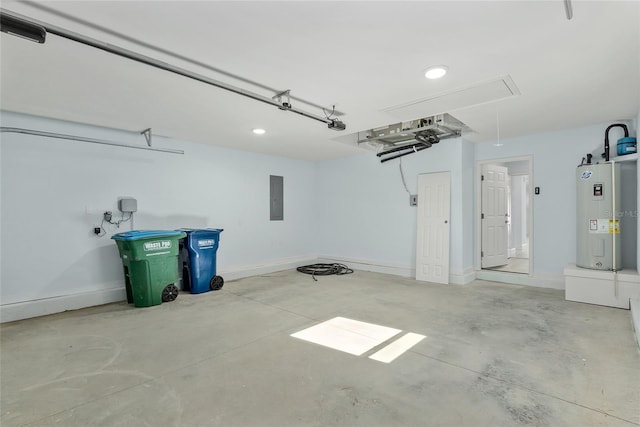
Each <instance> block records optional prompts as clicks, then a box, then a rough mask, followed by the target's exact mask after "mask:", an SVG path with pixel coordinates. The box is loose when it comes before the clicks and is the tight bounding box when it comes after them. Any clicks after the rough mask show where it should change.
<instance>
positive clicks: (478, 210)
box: [474, 155, 534, 277]
mask: <svg viewBox="0 0 640 427" xmlns="http://www.w3.org/2000/svg"><path fill="white" fill-rule="evenodd" d="M522 160H526V161H528V162H529V188H530V191H529V208H528V209H527V218H528V222H529V223H528V225H527V232H528V233H529V273H528V276H529V277H532V276H533V264H534V259H533V254H534V251H533V245H534V239H533V193H534V192H533V188H532V187H533V156H531V155H530V156H519V157H503V158H498V159H488V160H477V161H476V189H475V197H474V202H475V208H474V215H475V218H476V219H475V226H476V233H475V234H476V235H475V238H476V244H475V257H474V258H475V262H474V269H475V270H476V271H482V259H481V257H480V254H481V252H482V222H481V219H480V218H481V214H482V166H483V165H486V164H495V163H508V162H517V161H522ZM501 273H504V274H517V275H521V274H520V273H508V272H501Z"/></svg>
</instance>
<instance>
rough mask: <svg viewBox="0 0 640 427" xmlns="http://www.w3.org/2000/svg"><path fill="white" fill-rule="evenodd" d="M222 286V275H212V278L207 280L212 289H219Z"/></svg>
mask: <svg viewBox="0 0 640 427" xmlns="http://www.w3.org/2000/svg"><path fill="white" fill-rule="evenodd" d="M223 286H224V279H223V278H222V276H213V279H211V282H209V287H210V288H211V290H212V291H217V290H218V289H221V288H222V287H223Z"/></svg>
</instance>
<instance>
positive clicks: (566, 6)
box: [564, 0, 573, 21]
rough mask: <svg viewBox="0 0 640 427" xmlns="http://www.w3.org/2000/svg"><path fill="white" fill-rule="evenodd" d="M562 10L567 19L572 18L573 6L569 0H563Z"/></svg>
mask: <svg viewBox="0 0 640 427" xmlns="http://www.w3.org/2000/svg"><path fill="white" fill-rule="evenodd" d="M564 12H565V14H566V15H567V20H569V21H571V18H573V7H572V6H571V0H564Z"/></svg>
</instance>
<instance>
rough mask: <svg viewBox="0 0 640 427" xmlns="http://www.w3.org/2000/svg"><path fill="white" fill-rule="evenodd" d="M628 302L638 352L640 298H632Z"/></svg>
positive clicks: (639, 340) (639, 346) (639, 339)
mask: <svg viewBox="0 0 640 427" xmlns="http://www.w3.org/2000/svg"><path fill="white" fill-rule="evenodd" d="M629 302H630V305H631V324H632V325H633V330H634V332H635V335H636V343H637V344H638V350H640V298H632V299H631V300H629Z"/></svg>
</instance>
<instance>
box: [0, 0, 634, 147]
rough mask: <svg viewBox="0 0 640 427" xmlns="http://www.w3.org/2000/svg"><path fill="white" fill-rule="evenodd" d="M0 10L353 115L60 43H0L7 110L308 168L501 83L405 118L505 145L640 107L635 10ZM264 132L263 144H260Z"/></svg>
mask: <svg viewBox="0 0 640 427" xmlns="http://www.w3.org/2000/svg"><path fill="white" fill-rule="evenodd" d="M2 8H3V9H5V10H7V11H12V12H16V13H20V14H23V15H26V16H29V17H31V18H34V19H38V20H42V21H44V22H47V23H49V24H53V25H57V26H60V27H63V28H65V29H68V30H72V31H76V32H78V33H81V34H83V35H86V36H90V37H94V38H97V39H99V40H101V41H104V42H109V43H112V44H114V45H117V46H121V47H125V48H128V49H131V50H134V51H136V52H139V53H142V54H145V55H148V56H151V57H153V58H157V59H160V60H163V61H166V62H168V63H171V64H174V65H177V66H181V67H184V68H187V69H189V70H192V71H194V72H197V73H200V74H204V75H207V76H209V77H211V78H214V79H216V80H220V81H223V82H226V83H229V84H232V85H235V86H238V87H241V88H243V89H246V90H250V91H253V92H256V93H260V94H262V95H265V96H267V97H271V96H273V95H274V92H272V91H270V90H266V89H265V88H264V87H268V88H273V89H274V90H286V89H290V90H291V94H292V96H294V97H296V98H300V99H303V100H306V101H309V102H312V103H314V104H317V105H324V106H328V107H329V106H331V105H334V104H335V105H336V108H337V109H338V110H340V111H341V112H344V113H345V115H344V116H342V117H341V119H342V120H343V121H344V122H345V123H346V125H347V130H346V131H343V132H336V131H333V130H329V129H327V126H326V125H325V124H323V123H321V122H316V121H314V120H310V119H308V118H305V117H302V116H299V115H296V114H293V113H291V112H283V111H280V110H278V109H277V108H275V107H273V106H269V105H267V104H263V103H260V102H257V101H254V100H251V99H248V98H244V97H242V96H239V95H237V94H234V93H231V92H227V91H224V90H222V89H218V88H214V87H211V86H208V85H205V84H203V83H198V82H195V81H192V80H190V79H187V78H185V77H180V76H176V75H173V74H171V73H169V72H166V71H162V70H158V69H154V68H151V67H149V66H146V65H143V64H139V63H136V62H133V61H130V60H127V59H124V58H120V57H117V56H114V55H111V54H108V53H105V52H102V51H99V50H96V49H93V48H90V47H87V46H84V45H81V44H78V43H74V42H72V41H69V40H66V39H62V38H59V37H56V36H54V35H51V34H50V35H48V37H47V41H46V43H45V44H44V45H39V44H36V43H31V42H28V41H25V40H22V39H19V38H16V37H12V36H10V35H7V34H4V33H3V34H2V35H1V37H0V48H1V50H2V52H1V58H0V59H1V89H2V93H1V98H0V107H1V108H2V109H3V110H9V111H18V112H24V113H29V114H35V115H39V116H45V117H53V118H59V119H64V120H71V121H77V122H83V123H90V124H95V125H100V126H107V127H113V128H117V129H125V130H131V131H141V130H143V129H145V128H148V127H151V128H152V129H153V133H154V135H164V136H169V137H173V138H177V139H182V140H189V141H194V142H201V143H210V144H217V145H222V146H228V147H232V148H237V149H241V150H249V151H256V152H262V153H269V154H274V155H282V156H287V157H292V158H299V159H308V160H316V159H329V158H336V157H341V156H345V155H350V154H352V153H355V152H360V151H359V149H358V148H356V147H355V145H349V144H345V143H343V142H338V141H337V140H336V138H338V137H343V139H344V135H346V134H353V133H355V132H357V131H362V130H365V129H369V128H374V127H379V126H383V125H387V124H391V123H396V122H398V121H399V118H398V112H397V111H396V112H394V114H393V115H391V114H390V113H389V112H385V110H388V109H389V107H394V106H398V105H401V104H406V103H409V102H411V101H414V100H417V99H424V98H432V97H437V96H439V95H445V94H448V93H453V92H456V91H458V90H459V89H460V88H466V87H469V86H474V85H477V84H480V83H483V82H487V81H490V80H494V79H497V78H500V77H503V76H510V77H511V79H512V80H513V82H514V83H515V85H516V86H517V87H518V89H519V91H520V93H521V94H520V95H518V96H513V97H510V98H507V99H503V100H499V101H494V102H488V103H484V104H482V105H476V106H467V105H464V106H461V107H462V108H458V107H456V108H455V109H454V110H450V108H451V106H450V105H447V104H446V103H443V104H440V105H442V106H443V107H442V108H443V109H445V108H446V109H447V110H448V111H437V109H438V105H439V104H438V103H437V102H435V103H434V102H430V103H429V108H428V109H427V108H426V107H425V111H423V112H421V111H416V108H415V107H412V108H411V109H409V110H410V112H407V114H412V115H413V116H409V117H404V120H411V119H416V118H418V117H415V115H416V114H418V112H419V113H421V116H422V115H429V114H434V113H443V112H448V113H450V114H452V115H453V116H455V117H456V118H458V119H460V120H462V121H463V122H464V123H466V124H467V125H468V126H469V127H470V128H471V129H472V130H473V132H471V133H469V134H467V135H466V138H467V139H469V140H472V141H476V142H479V141H487V140H492V139H495V138H496V136H497V130H498V128H499V137H500V138H501V139H504V138H508V137H513V136H518V135H525V134H532V133H537V132H541V131H549V130H557V129H563V128H570V127H577V126H583V125H589V124H594V123H605V122H613V121H614V120H618V119H629V118H633V117H636V116H637V114H638V112H639V111H640V71H639V70H640V31H639V27H640V3H639V2H637V1H624V2H615V1H576V0H574V1H573V11H574V18H573V19H572V20H571V21H569V20H567V19H566V17H565V12H564V6H563V2H562V1H561V0H553V1H488V2H483V1H470V2H461V1H422V2H416V1H413V2H400V1H393V2H379V1H375V2H368V1H353V2H327V1H318V2H313V1H298V2H272V1H258V2H239V1H233V2H219V1H194V2H186V1H180V2H178V1H175V2H174V1H113V2H107V1H105V2H99V1H85V2H81V1H71V2H67V1H54V2H47V3H31V2H19V1H11V0H3V1H2ZM118 34H120V35H123V36H125V37H122V36H119V35H118ZM140 42H141V43H140ZM150 45H151V46H156V47H158V49H152V48H150V47H149V46H150ZM167 52H175V53H177V54H179V55H182V56H183V57H186V58H190V59H192V60H193V61H197V62H200V63H204V64H207V65H208V66H209V67H208V68H205V67H201V66H198V65H196V64H194V63H193V62H188V61H184V60H181V59H179V58H176V57H175V56H174V55H170V54H168V53H167ZM437 64H446V65H447V66H448V67H449V74H447V76H445V77H444V78H443V79H441V80H438V81H430V80H427V79H425V78H424V76H423V73H424V69H425V68H427V67H428V66H431V65H437ZM211 68H216V69H219V70H223V71H226V72H227V73H231V74H232V75H235V76H239V77H241V78H243V79H245V81H242V80H239V79H234V78H231V77H229V76H227V75H224V74H221V73H218V72H215V71H213V70H212V69H211ZM246 80H249V81H253V82H256V83H258V84H260V85H262V87H260V86H258V85H253V84H250V83H247V82H246ZM292 103H293V104H294V106H295V107H297V108H300V109H303V110H306V111H309V112H312V113H315V114H318V115H322V114H323V113H322V110H319V109H317V108H315V107H313V106H310V105H306V104H305V103H303V102H300V101H296V100H293V102H292ZM434 109H435V110H434ZM418 110H419V108H418ZM427 110H428V111H427ZM401 111H404V110H401ZM407 111H408V110H407ZM255 127H262V128H265V129H266V130H267V134H265V135H263V136H260V137H258V136H255V135H253V134H252V133H251V129H252V128H255ZM86 136H91V135H86Z"/></svg>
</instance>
